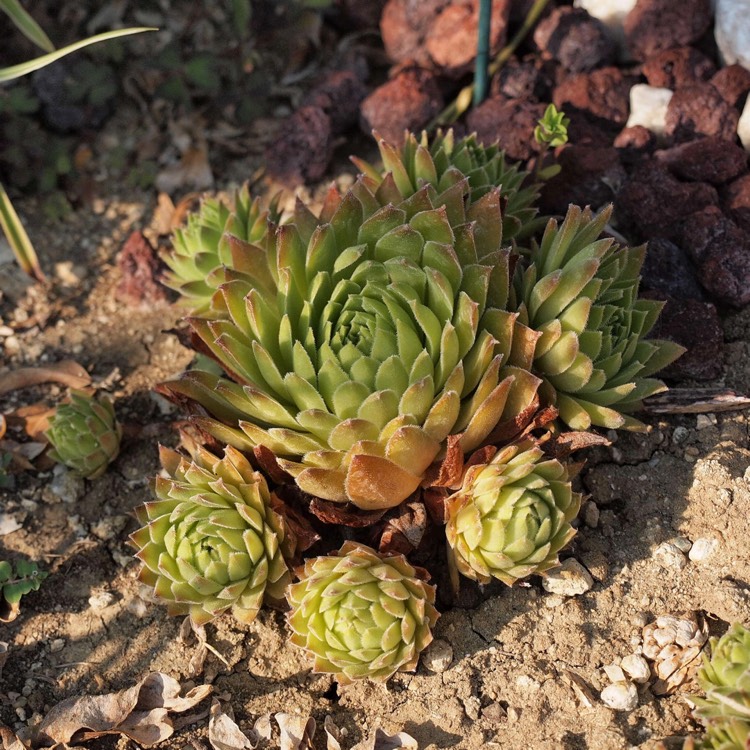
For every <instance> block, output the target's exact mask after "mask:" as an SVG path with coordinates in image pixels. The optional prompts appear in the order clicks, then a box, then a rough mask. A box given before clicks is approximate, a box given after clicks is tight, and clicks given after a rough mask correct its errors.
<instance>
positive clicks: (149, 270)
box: [115, 232, 167, 309]
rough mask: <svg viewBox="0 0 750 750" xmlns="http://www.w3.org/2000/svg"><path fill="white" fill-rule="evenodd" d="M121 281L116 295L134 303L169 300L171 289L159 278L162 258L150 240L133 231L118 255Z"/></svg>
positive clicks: (140, 305) (147, 304)
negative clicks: (168, 293)
mask: <svg viewBox="0 0 750 750" xmlns="http://www.w3.org/2000/svg"><path fill="white" fill-rule="evenodd" d="M117 269H118V270H119V272H120V281H119V282H118V284H117V287H116V289H115V297H116V299H118V300H119V301H120V302H124V303H125V304H126V305H129V306H131V307H137V308H141V309H144V308H146V309H148V308H150V307H155V306H158V305H162V304H166V302H167V292H166V289H165V288H164V286H163V285H162V284H161V282H160V281H159V276H160V275H161V272H162V270H163V269H162V262H161V261H160V260H159V257H158V256H157V254H156V251H155V250H154V248H153V247H151V244H150V243H149V241H148V240H147V239H146V238H145V237H144V236H143V235H142V234H141V233H140V232H132V233H131V235H130V236H129V237H128V239H127V240H125V244H124V245H123V246H122V250H120V253H119V254H118V256H117Z"/></svg>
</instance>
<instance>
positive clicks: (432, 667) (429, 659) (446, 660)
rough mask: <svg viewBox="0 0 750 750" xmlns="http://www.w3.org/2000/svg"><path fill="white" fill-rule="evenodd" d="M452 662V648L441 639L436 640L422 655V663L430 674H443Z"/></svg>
mask: <svg viewBox="0 0 750 750" xmlns="http://www.w3.org/2000/svg"><path fill="white" fill-rule="evenodd" d="M452 661H453V648H452V647H451V645H450V643H448V641H444V640H443V639H442V638H436V639H435V640H434V641H433V642H432V643H431V644H430V645H429V646H428V647H427V648H426V650H425V652H424V653H423V654H422V663H423V664H424V665H425V667H426V668H427V669H428V670H429V671H430V672H445V670H446V669H448V667H450V665H451V662H452Z"/></svg>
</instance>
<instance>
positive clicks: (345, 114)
mask: <svg viewBox="0 0 750 750" xmlns="http://www.w3.org/2000/svg"><path fill="white" fill-rule="evenodd" d="M366 96H367V86H365V84H364V82H363V81H362V79H361V78H360V77H359V76H358V75H357V74H356V73H355V72H354V71H353V70H333V71H329V72H327V73H326V74H325V75H324V77H323V79H322V80H321V81H320V83H318V84H317V85H316V86H315V87H314V88H312V89H311V90H310V91H309V92H308V94H307V95H306V96H305V97H304V99H303V100H302V106H303V107H304V106H309V105H312V106H314V107H319V108H320V109H322V110H323V112H325V113H326V114H327V115H328V117H329V118H330V120H331V128H332V130H333V132H334V134H336V135H338V134H339V133H343V132H344V131H345V130H346V129H347V128H349V127H351V126H352V125H354V124H355V123H356V122H357V120H358V118H359V105H360V103H361V102H362V100H363V99H364V98H365V97H366Z"/></svg>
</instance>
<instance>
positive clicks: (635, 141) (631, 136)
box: [614, 125, 656, 161]
mask: <svg viewBox="0 0 750 750" xmlns="http://www.w3.org/2000/svg"><path fill="white" fill-rule="evenodd" d="M614 147H615V148H619V149H620V150H621V151H622V152H623V158H625V159H626V161H635V160H636V159H638V158H639V157H640V156H641V155H643V154H648V153H650V152H651V151H653V150H654V149H655V148H656V136H655V135H654V134H653V133H652V132H651V131H650V130H649V129H648V128H644V127H643V125H633V126H632V127H629V128H623V130H622V131H621V132H620V133H618V135H617V137H616V138H615V142H614Z"/></svg>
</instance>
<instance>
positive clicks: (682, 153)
mask: <svg viewBox="0 0 750 750" xmlns="http://www.w3.org/2000/svg"><path fill="white" fill-rule="evenodd" d="M656 157H657V159H658V160H659V161H661V162H663V163H664V164H666V165H667V166H668V167H669V171H670V172H672V174H674V175H675V176H676V177H679V178H680V179H682V180H691V181H693V182H710V183H711V184H712V185H721V184H722V183H724V182H728V181H729V180H732V179H734V178H735V177H737V176H738V175H740V174H742V173H743V172H745V171H746V170H747V153H746V152H745V150H744V149H743V148H742V147H741V146H738V145H737V144H736V143H733V142H732V141H725V140H724V139H723V138H716V137H711V138H698V139H697V140H695V141H690V143H683V144H681V145H679V146H675V147H674V148H670V149H667V150H665V151H659V152H657V154H656Z"/></svg>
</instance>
